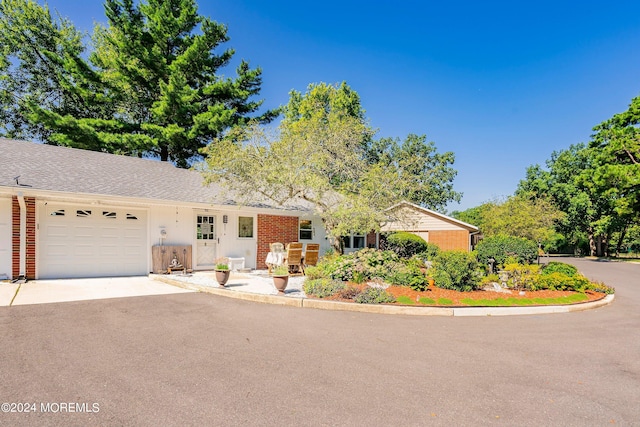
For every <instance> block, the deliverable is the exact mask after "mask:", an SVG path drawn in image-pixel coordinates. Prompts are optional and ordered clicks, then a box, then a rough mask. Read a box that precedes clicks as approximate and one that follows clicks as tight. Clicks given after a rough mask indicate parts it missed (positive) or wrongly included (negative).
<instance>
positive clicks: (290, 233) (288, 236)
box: [257, 214, 298, 268]
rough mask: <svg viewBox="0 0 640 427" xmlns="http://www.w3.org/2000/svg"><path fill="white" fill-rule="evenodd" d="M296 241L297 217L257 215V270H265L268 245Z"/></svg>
mask: <svg viewBox="0 0 640 427" xmlns="http://www.w3.org/2000/svg"><path fill="white" fill-rule="evenodd" d="M297 241H298V217H296V216H278V215H262V214H258V260H257V264H258V265H257V268H267V265H266V264H265V263H264V261H265V259H267V254H268V253H269V244H270V243H274V242H280V243H284V244H285V245H286V244H287V243H291V242H297Z"/></svg>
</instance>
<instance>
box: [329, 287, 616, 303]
mask: <svg viewBox="0 0 640 427" xmlns="http://www.w3.org/2000/svg"><path fill="white" fill-rule="evenodd" d="M348 286H349V287H356V288H358V289H364V288H365V287H366V286H367V285H366V284H354V283H349V284H348ZM387 292H389V293H390V294H391V295H393V296H394V297H396V298H398V297H399V296H407V297H409V298H411V300H412V301H415V302H416V303H415V305H424V304H421V303H420V302H418V300H419V299H420V298H430V299H432V300H435V301H436V304H434V305H437V301H438V300H439V299H440V298H446V299H449V300H451V301H452V304H450V305H448V306H449V307H451V306H466V304H464V303H463V302H462V300H463V299H467V298H469V299H474V300H479V299H486V300H494V299H499V298H502V299H507V298H516V299H532V298H558V297H564V296H569V295H574V294H576V293H577V292H573V291H527V292H526V293H525V295H519V293H518V291H513V290H512V291H511V293H510V294H509V293H504V292H493V291H472V292H458V291H452V290H449V289H441V288H438V287H436V286H429V287H428V288H427V290H426V291H415V290H413V289H411V288H409V287H406V286H389V287H388V288H387ZM585 295H586V296H587V297H589V300H588V301H597V300H599V299H602V298H604V297H605V296H606V295H605V294H603V293H600V292H593V291H586V292H585ZM326 299H329V300H334V301H344V302H353V300H350V299H344V298H341V297H340V296H339V295H334V296H332V297H329V298H326ZM588 301H586V300H585V301H581V302H580V303H584V302H588ZM396 304H397V303H396ZM397 305H400V304H397ZM430 305H431V304H430Z"/></svg>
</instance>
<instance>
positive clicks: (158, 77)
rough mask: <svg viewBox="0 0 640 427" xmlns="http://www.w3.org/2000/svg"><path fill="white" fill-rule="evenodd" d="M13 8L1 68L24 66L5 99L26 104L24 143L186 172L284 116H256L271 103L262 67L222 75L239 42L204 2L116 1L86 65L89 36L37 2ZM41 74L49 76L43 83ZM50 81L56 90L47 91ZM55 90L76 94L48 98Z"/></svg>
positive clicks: (14, 2)
mask: <svg viewBox="0 0 640 427" xmlns="http://www.w3.org/2000/svg"><path fill="white" fill-rule="evenodd" d="M3 5H4V7H3V9H2V14H3V16H2V21H3V22H6V26H5V27H2V28H0V31H2V32H1V33H0V35H2V36H4V34H7V35H8V36H10V40H11V45H10V46H11V48H10V49H3V52H4V53H3V58H4V59H3V60H2V61H1V62H0V66H3V71H6V70H7V69H8V68H10V67H11V64H16V65H15V66H14V68H13V71H15V72H12V73H3V75H4V77H5V80H7V82H6V83H5V87H6V90H4V91H3V92H2V93H3V96H2V98H1V99H2V100H3V101H4V102H5V103H8V104H13V105H19V106H20V107H19V109H18V112H19V113H21V114H20V115H19V116H18V117H19V118H18V119H17V125H18V126H16V125H10V126H5V128H10V129H12V131H13V130H15V129H22V136H23V137H39V138H41V139H42V140H44V141H45V142H47V143H53V144H59V145H67V146H72V147H78V148H86V149H92V150H101V151H109V152H119V153H126V154H133V155H150V156H155V157H159V158H160V160H163V161H167V160H171V161H174V162H176V164H177V165H178V166H180V167H186V166H188V164H189V162H190V161H192V160H194V159H197V158H199V157H200V153H199V150H200V149H201V148H203V147H205V146H206V144H207V143H208V142H210V141H211V140H212V139H214V138H216V137H218V136H220V135H221V134H222V133H223V132H224V131H225V130H226V129H228V128H230V127H232V126H238V125H245V124H246V123H247V122H248V120H250V119H251V118H253V119H255V120H256V121H257V122H262V123H265V122H268V121H270V120H272V119H273V118H274V117H275V116H276V115H277V113H276V112H273V111H267V112H265V113H263V114H261V115H258V116H255V114H257V111H258V109H259V108H260V106H261V104H262V101H252V98H253V97H254V96H255V95H257V94H258V93H259V91H260V86H261V83H262V81H261V70H260V69H251V68H250V67H249V65H248V63H246V62H244V61H242V62H241V63H240V65H239V66H238V67H237V69H236V74H237V76H236V78H233V79H231V78H223V77H221V76H219V75H217V73H219V72H220V70H221V68H224V67H226V66H228V65H229V63H230V60H231V58H232V57H233V55H234V51H233V50H232V49H226V50H223V51H221V52H220V53H219V54H217V53H215V52H216V51H217V50H218V49H219V48H220V45H221V44H223V43H224V42H226V41H228V40H229V38H228V36H227V28H226V27H225V26H224V25H222V24H219V23H216V22H214V21H212V20H211V19H209V18H206V17H203V16H201V15H198V13H197V7H196V3H195V0H148V1H147V2H139V3H134V1H133V0H107V1H106V3H105V11H106V16H107V25H106V26H100V25H98V26H97V27H96V29H95V31H94V36H93V44H94V45H95V50H94V51H93V52H91V54H90V55H89V59H90V65H89V64H88V63H87V62H85V61H83V60H82V59H81V57H82V53H83V52H84V46H83V45H82V38H81V37H80V35H79V34H78V33H77V31H75V29H73V26H72V25H71V24H70V23H69V22H68V21H65V20H59V21H55V20H52V19H51V17H50V14H49V12H48V10H47V9H46V6H45V7H41V6H39V5H37V3H35V2H33V1H28V0H3ZM22 15H25V16H27V17H28V18H22ZM40 20H42V22H39V21H40ZM41 32H42V33H43V34H45V35H46V37H44V38H43V37H41V36H40V33H41ZM25 40H26V41H30V42H31V43H25ZM30 58H37V60H32V59H30ZM40 68H42V69H44V70H45V71H49V74H45V75H44V77H40V76H39V75H38V71H39V69H40ZM49 69H51V70H52V71H50V70H49ZM51 76H53V77H54V78H51ZM60 76H62V77H63V78H60ZM25 82H26V83H25ZM43 82H44V84H45V85H49V86H50V87H46V88H44V89H42V88H41V86H42V85H43ZM14 87H20V88H21V89H22V93H24V96H22V98H24V99H25V100H24V101H21V99H17V98H16V97H13V96H8V95H7V94H9V93H10V92H11V88H14ZM49 90H50V91H51V93H54V94H57V93H62V94H63V95H64V96H65V97H66V98H65V97H62V98H61V97H57V98H56V99H54V100H53V101H52V102H44V103H42V102H38V101H39V97H41V96H42V95H41V94H42V93H44V92H46V91H49ZM67 98H70V99H71V101H72V102H71V103H70V102H69V101H67ZM72 107H73V108H72ZM14 134H17V133H16V132H15V131H14Z"/></svg>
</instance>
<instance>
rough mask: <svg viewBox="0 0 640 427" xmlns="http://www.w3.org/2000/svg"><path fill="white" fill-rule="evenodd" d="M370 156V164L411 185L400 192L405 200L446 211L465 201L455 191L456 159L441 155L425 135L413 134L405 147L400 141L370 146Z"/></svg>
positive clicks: (367, 154) (451, 155)
mask: <svg viewBox="0 0 640 427" xmlns="http://www.w3.org/2000/svg"><path fill="white" fill-rule="evenodd" d="M366 156H367V160H368V162H369V163H370V164H372V165H375V164H379V165H381V166H382V167H385V168H389V169H391V170H395V171H396V172H397V175H398V178H399V179H400V180H404V181H405V182H407V183H409V184H410V185H406V186H403V188H398V189H397V190H398V191H399V192H400V194H399V197H400V198H401V199H403V200H408V201H411V202H413V203H416V204H419V205H421V206H424V207H427V208H429V209H433V210H442V209H444V208H445V207H446V205H447V204H448V203H449V202H451V201H456V202H459V201H460V200H461V199H462V194H461V193H458V192H456V191H454V189H453V179H454V178H455V176H456V174H457V172H456V170H455V169H453V168H452V167H451V165H453V163H454V161H455V155H454V154H453V152H451V151H447V152H445V153H438V152H437V148H436V146H435V143H434V142H427V137H426V136H425V135H415V134H409V135H408V136H407V137H406V139H405V140H404V141H403V142H402V143H400V140H399V139H397V138H382V139H379V140H377V141H374V142H372V143H371V144H370V145H369V147H368V149H367V153H366Z"/></svg>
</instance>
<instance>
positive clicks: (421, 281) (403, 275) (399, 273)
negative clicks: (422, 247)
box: [382, 262, 428, 291]
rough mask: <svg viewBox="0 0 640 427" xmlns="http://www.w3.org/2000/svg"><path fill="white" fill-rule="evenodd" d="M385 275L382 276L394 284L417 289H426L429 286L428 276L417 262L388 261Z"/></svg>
mask: <svg viewBox="0 0 640 427" xmlns="http://www.w3.org/2000/svg"><path fill="white" fill-rule="evenodd" d="M386 266H387V271H386V273H385V276H384V277H383V278H382V279H383V280H385V281H386V282H388V283H390V284H392V285H398V286H408V287H410V288H411V289H415V290H416V291H424V290H426V289H427V287H428V282H427V277H426V276H425V275H424V273H423V272H422V270H420V268H419V267H417V266H416V265H415V263H406V264H405V263H402V262H393V263H388V264H387V265H386Z"/></svg>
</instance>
